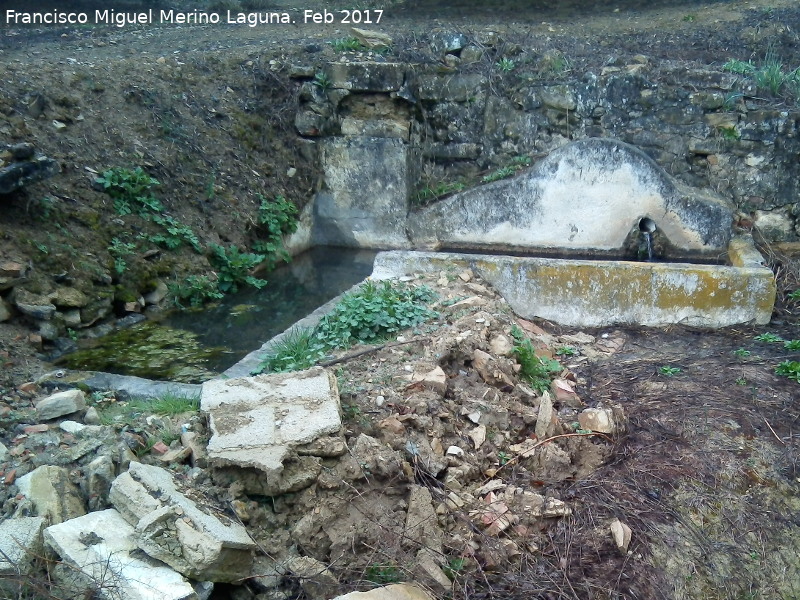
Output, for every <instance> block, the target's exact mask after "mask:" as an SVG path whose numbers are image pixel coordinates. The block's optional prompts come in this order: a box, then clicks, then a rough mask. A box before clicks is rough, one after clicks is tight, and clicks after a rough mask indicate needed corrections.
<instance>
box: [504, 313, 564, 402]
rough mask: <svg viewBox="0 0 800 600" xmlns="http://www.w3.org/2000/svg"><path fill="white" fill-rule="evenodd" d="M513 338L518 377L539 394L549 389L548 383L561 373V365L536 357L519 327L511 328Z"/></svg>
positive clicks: (544, 357) (548, 359)
mask: <svg viewBox="0 0 800 600" xmlns="http://www.w3.org/2000/svg"><path fill="white" fill-rule="evenodd" d="M511 337H513V338H514V357H515V358H516V359H517V362H518V363H519V364H520V367H521V368H520V371H519V372H520V375H521V376H522V377H523V378H524V379H525V380H526V381H527V382H528V383H529V384H530V385H531V387H533V389H535V390H536V391H537V392H539V393H541V392H544V391H545V390H547V389H548V388H549V387H550V381H551V380H552V379H553V377H554V376H555V375H556V374H557V373H560V372H561V364H560V363H559V362H558V361H557V360H553V359H552V358H547V357H546V356H537V355H536V352H535V350H534V348H533V344H532V343H531V340H530V339H529V338H528V336H527V335H525V332H523V331H522V329H520V328H519V327H517V326H516V325H514V326H513V327H512V328H511Z"/></svg>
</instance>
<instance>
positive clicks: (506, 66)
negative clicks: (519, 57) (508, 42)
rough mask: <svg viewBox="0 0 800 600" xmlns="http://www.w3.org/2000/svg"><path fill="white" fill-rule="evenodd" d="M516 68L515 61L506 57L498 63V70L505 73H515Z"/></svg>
mask: <svg viewBox="0 0 800 600" xmlns="http://www.w3.org/2000/svg"><path fill="white" fill-rule="evenodd" d="M516 66H517V65H516V63H515V62H514V61H513V60H511V59H510V58H506V57H505V56H504V57H503V58H501V59H500V60H498V61H497V68H498V69H500V70H501V71H503V72H504V73H508V72H510V71H513V70H514V68H515V67H516Z"/></svg>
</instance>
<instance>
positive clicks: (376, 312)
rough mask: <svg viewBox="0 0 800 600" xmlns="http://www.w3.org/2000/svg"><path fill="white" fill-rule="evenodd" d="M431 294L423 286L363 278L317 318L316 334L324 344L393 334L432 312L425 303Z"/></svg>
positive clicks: (371, 339) (339, 344)
mask: <svg viewBox="0 0 800 600" xmlns="http://www.w3.org/2000/svg"><path fill="white" fill-rule="evenodd" d="M435 298H436V294H435V293H434V292H433V290H431V289H430V288H428V287H426V286H420V287H412V286H407V285H403V284H400V283H392V282H391V281H382V282H377V283H376V282H374V281H367V282H366V283H365V284H364V285H363V286H361V288H360V289H359V290H357V291H355V292H352V293H350V294H345V295H344V296H343V297H342V299H341V300H340V301H339V303H338V304H337V305H336V306H334V307H333V310H332V311H331V312H330V313H329V314H327V315H326V316H325V317H324V318H323V319H322V321H320V324H319V326H318V327H317V332H316V333H317V337H318V338H319V339H320V340H322V341H323V343H324V344H325V345H326V346H327V347H328V348H347V347H349V346H352V345H353V344H358V343H362V344H363V343H367V344H370V343H374V342H377V341H380V340H383V339H386V338H389V337H394V336H395V335H396V334H397V333H398V332H400V331H401V330H403V329H408V328H409V327H414V326H415V325H419V324H420V323H422V322H423V321H426V320H428V319H430V318H432V317H434V316H436V313H435V312H434V311H432V310H431V309H429V308H428V307H427V304H428V303H429V302H431V301H433V300H434V299H435Z"/></svg>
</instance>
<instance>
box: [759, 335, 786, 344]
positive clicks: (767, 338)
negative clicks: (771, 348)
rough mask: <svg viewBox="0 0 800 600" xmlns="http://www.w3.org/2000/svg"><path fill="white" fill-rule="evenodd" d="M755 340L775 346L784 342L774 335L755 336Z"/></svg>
mask: <svg viewBox="0 0 800 600" xmlns="http://www.w3.org/2000/svg"><path fill="white" fill-rule="evenodd" d="M755 340H756V341H757V342H769V343H771V344H776V343H779V342H784V341H785V340H784V339H783V338H782V337H781V336H779V335H777V334H775V333H762V334H761V335H757V336H756V337H755Z"/></svg>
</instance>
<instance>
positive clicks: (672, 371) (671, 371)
mask: <svg viewBox="0 0 800 600" xmlns="http://www.w3.org/2000/svg"><path fill="white" fill-rule="evenodd" d="M681 370H682V369H681V368H680V367H671V366H669V365H662V366H661V367H659V368H658V374H659V375H663V376H664V377H674V376H675V375H678V374H679V373H680V372H681Z"/></svg>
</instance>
